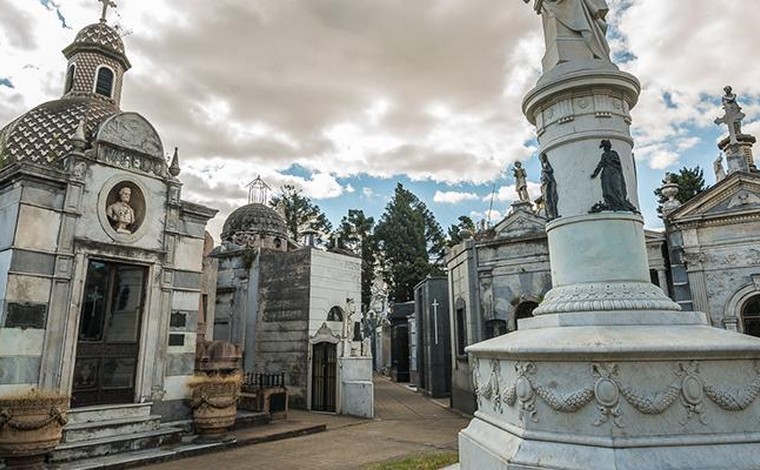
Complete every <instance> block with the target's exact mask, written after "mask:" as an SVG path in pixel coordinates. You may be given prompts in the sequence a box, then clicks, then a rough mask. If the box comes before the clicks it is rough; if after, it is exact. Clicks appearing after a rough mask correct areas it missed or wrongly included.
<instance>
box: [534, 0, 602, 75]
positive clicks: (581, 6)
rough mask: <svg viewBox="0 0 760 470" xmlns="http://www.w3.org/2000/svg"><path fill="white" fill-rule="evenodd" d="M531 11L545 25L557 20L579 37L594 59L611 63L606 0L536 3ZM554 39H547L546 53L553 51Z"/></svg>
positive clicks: (547, 0)
mask: <svg viewBox="0 0 760 470" xmlns="http://www.w3.org/2000/svg"><path fill="white" fill-rule="evenodd" d="M524 1H525V3H528V2H529V1H530V0H524ZM534 8H535V10H536V12H537V13H539V14H541V15H542V16H543V17H544V21H546V18H547V17H553V18H556V20H557V21H558V22H559V23H560V24H561V25H562V26H564V27H565V28H566V29H567V30H568V31H569V32H571V33H575V34H577V35H578V36H580V37H582V38H583V40H584V42H585V43H586V47H587V48H588V50H589V51H590V52H591V55H592V57H593V58H595V59H602V60H607V61H609V60H610V46H609V44H608V43H607V37H606V36H607V21H606V16H607V13H608V12H609V6H608V5H607V2H606V1H605V0H535V4H534ZM547 15H548V16H547ZM544 24H545V25H546V23H544ZM556 39H557V38H556V37H553V38H550V37H548V36H547V38H546V40H547V44H546V49H547V50H551V49H553V48H554V46H555V44H554V42H555V41H556ZM564 59H567V58H563V60H564Z"/></svg>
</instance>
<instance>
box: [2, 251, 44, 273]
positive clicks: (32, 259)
mask: <svg viewBox="0 0 760 470" xmlns="http://www.w3.org/2000/svg"><path fill="white" fill-rule="evenodd" d="M12 254H13V256H12V258H11V265H10V269H11V271H15V272H19V273H29V274H43V275H46V276H52V275H53V273H54V272H55V256H54V255H51V254H48V253H40V252H37V251H28V250H19V249H14V250H13V253H12Z"/></svg>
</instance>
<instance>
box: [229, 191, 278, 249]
mask: <svg viewBox="0 0 760 470" xmlns="http://www.w3.org/2000/svg"><path fill="white" fill-rule="evenodd" d="M287 239H288V229H287V227H286V226H285V221H284V220H283V218H282V216H281V215H280V214H278V213H277V211H275V210H274V209H272V208H271V207H267V206H265V205H264V204H262V203H258V202H252V203H250V204H247V205H245V206H243V207H239V208H237V209H235V210H234V211H233V212H232V213H231V214H230V215H229V217H227V220H226V221H225V222H224V227H223V228H222V241H223V242H232V243H234V244H236V245H240V246H247V247H251V248H254V247H265V248H272V249H275V250H283V251H285V250H286V249H287Z"/></svg>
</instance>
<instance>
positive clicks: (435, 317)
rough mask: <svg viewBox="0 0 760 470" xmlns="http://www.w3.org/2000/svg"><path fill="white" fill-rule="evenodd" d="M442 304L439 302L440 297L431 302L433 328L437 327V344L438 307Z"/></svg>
mask: <svg viewBox="0 0 760 470" xmlns="http://www.w3.org/2000/svg"><path fill="white" fill-rule="evenodd" d="M440 305H441V304H439V303H438V299H433V303H432V304H430V306H431V307H433V328H435V344H438V307H440Z"/></svg>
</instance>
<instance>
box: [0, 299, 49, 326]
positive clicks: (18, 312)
mask: <svg viewBox="0 0 760 470" xmlns="http://www.w3.org/2000/svg"><path fill="white" fill-rule="evenodd" d="M46 317H47V305H46V304H27V303H16V302H10V303H8V315H7V316H6V317H5V327H6V328H21V329H24V330H25V329H27V328H34V329H39V330H42V329H44V328H45V319H46Z"/></svg>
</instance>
